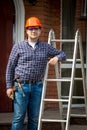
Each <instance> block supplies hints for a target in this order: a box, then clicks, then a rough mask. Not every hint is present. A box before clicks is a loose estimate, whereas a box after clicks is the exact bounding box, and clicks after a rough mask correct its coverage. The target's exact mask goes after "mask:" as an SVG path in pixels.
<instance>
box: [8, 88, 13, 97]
mask: <svg viewBox="0 0 87 130" xmlns="http://www.w3.org/2000/svg"><path fill="white" fill-rule="evenodd" d="M6 94H7V96H8V97H9V98H13V95H14V90H13V88H8V89H7V91H6Z"/></svg>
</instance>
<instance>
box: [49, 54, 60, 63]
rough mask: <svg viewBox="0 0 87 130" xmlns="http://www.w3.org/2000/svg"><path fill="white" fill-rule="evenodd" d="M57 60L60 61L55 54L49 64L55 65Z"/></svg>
mask: <svg viewBox="0 0 87 130" xmlns="http://www.w3.org/2000/svg"><path fill="white" fill-rule="evenodd" d="M57 62H58V57H57V56H55V57H53V58H51V59H50V60H49V62H48V64H50V65H55V64H56V63H57Z"/></svg>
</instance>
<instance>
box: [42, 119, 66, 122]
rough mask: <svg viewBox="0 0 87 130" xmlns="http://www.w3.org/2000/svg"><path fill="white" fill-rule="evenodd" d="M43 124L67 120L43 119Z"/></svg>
mask: <svg viewBox="0 0 87 130" xmlns="http://www.w3.org/2000/svg"><path fill="white" fill-rule="evenodd" d="M41 121H43V122H66V120H57V119H41Z"/></svg>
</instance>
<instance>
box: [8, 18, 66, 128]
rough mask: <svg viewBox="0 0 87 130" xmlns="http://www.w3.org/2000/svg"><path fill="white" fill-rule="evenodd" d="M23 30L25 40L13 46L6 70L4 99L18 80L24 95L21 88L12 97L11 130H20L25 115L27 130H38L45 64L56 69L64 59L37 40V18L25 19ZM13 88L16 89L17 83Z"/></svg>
mask: <svg viewBox="0 0 87 130" xmlns="http://www.w3.org/2000/svg"><path fill="white" fill-rule="evenodd" d="M25 28H26V34H27V39H26V40H24V41H21V42H19V43H17V44H14V46H13V48H12V51H11V53H10V56H9V60H8V64H7V69H6V87H7V96H8V97H10V95H12V94H13V93H14V91H13V88H12V86H13V80H14V79H15V78H17V77H19V81H20V84H21V87H22V89H23V92H24V94H25V95H24V96H23V93H22V91H21V90H20V88H17V90H16V91H15V93H14V101H13V102H14V118H13V121H12V130H22V128H23V122H24V118H25V115H26V111H27V116H28V122H27V130H37V125H38V115H39V109H40V101H41V94H42V86H43V83H42V79H43V77H44V72H45V68H46V64H47V62H49V64H52V65H55V64H56V63H57V62H58V61H62V60H65V59H66V54H65V53H64V52H63V51H60V50H57V49H55V48H53V47H52V46H51V45H49V44H48V43H45V42H42V41H40V40H39V37H40V34H41V28H42V24H41V21H40V20H39V19H38V18H37V17H30V18H28V19H27V21H26V25H25ZM49 58H50V60H49V61H48V59H49ZM14 84H15V86H17V85H18V84H17V83H16V82H15V83H14Z"/></svg>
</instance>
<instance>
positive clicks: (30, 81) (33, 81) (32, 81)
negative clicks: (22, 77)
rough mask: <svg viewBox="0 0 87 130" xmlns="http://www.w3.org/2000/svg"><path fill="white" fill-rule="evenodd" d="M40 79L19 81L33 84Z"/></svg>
mask: <svg viewBox="0 0 87 130" xmlns="http://www.w3.org/2000/svg"><path fill="white" fill-rule="evenodd" d="M41 81H42V80H26V81H20V83H22V84H35V83H37V82H41Z"/></svg>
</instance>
